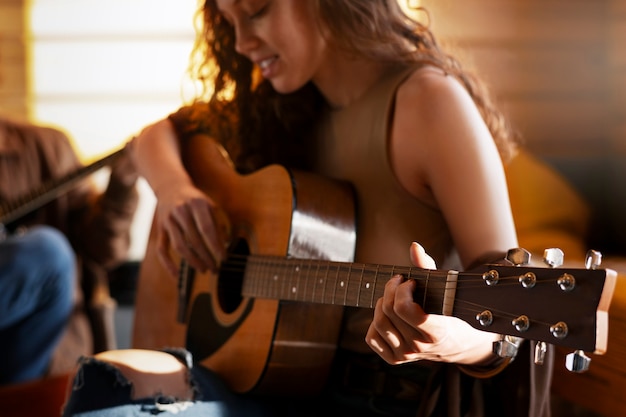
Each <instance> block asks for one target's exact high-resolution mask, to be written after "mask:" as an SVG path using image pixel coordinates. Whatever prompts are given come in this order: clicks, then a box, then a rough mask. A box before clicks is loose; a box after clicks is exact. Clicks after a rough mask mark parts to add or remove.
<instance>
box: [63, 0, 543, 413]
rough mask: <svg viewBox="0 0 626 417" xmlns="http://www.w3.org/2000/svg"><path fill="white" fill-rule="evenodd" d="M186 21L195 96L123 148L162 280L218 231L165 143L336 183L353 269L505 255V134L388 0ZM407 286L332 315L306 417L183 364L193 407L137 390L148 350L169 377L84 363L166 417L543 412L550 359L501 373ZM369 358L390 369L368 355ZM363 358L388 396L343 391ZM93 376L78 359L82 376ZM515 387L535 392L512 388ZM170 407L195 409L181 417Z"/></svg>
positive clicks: (233, 0)
mask: <svg viewBox="0 0 626 417" xmlns="http://www.w3.org/2000/svg"><path fill="white" fill-rule="evenodd" d="M201 12H202V17H203V27H202V31H201V33H200V36H199V38H198V41H197V44H196V49H195V51H196V52H197V54H196V55H195V60H194V61H193V67H192V68H193V70H194V72H195V74H196V75H197V76H198V78H199V79H200V80H201V81H203V82H204V85H205V86H206V87H207V91H208V95H207V97H205V99H207V100H206V101H205V102H203V101H198V102H196V103H194V104H193V105H191V106H188V107H185V108H183V109H181V110H179V111H178V112H177V113H175V114H172V115H171V116H170V117H168V118H167V119H164V120H162V121H159V122H157V123H155V124H153V125H151V126H149V127H147V128H146V129H145V130H144V131H143V132H142V133H141V134H140V135H139V136H138V137H137V138H136V139H135V140H134V143H133V147H134V155H135V159H136V164H137V167H138V169H139V171H140V172H141V173H142V175H143V176H145V178H146V179H147V180H148V182H149V183H150V185H151V187H152V189H153V190H154V192H155V195H156V197H157V200H158V204H157V211H156V219H157V226H156V227H157V231H158V239H159V254H160V260H161V261H162V263H163V265H164V266H165V267H166V268H167V269H168V271H170V273H171V274H172V275H176V274H177V270H178V265H177V264H176V262H175V261H174V259H173V258H172V257H171V255H170V254H171V250H170V249H171V248H173V249H175V251H176V252H178V253H179V254H180V255H181V256H182V257H183V258H184V259H185V260H187V261H188V263H189V264H190V265H191V266H192V267H194V268H195V269H196V270H198V271H206V270H211V269H215V268H217V266H218V265H219V264H220V262H221V261H222V260H223V259H224V258H225V256H226V242H227V241H228V231H227V230H225V229H224V228H221V227H216V226H215V225H216V223H217V216H218V214H217V213H218V210H217V209H218V207H217V206H216V204H215V203H214V202H213V201H212V200H211V199H210V198H209V197H208V196H207V195H206V194H205V193H204V192H202V190H200V189H198V188H197V187H196V186H195V185H194V182H193V179H192V178H191V177H190V175H189V174H188V173H187V171H186V170H185V168H184V165H183V164H182V162H181V149H182V148H184V146H185V144H186V141H187V140H188V139H189V138H191V137H193V136H195V135H197V134H203V135H207V136H210V137H212V138H215V139H217V140H219V141H220V142H221V143H222V145H223V146H224V147H225V148H226V149H227V150H228V152H229V154H230V156H231V157H232V158H233V160H234V162H235V165H236V167H237V168H238V170H239V171H241V172H252V171H254V170H256V169H258V168H259V167H262V166H264V165H266V164H269V163H280V164H283V165H286V166H288V167H290V168H299V169H307V170H309V171H312V172H315V173H317V174H322V175H324V176H327V177H331V178H335V179H339V180H347V181H349V182H350V183H352V185H353V187H354V189H355V191H356V205H357V210H358V223H357V231H358V239H357V246H356V257H355V258H356V259H355V260H356V261H358V262H368V263H384V264H394V265H397V264H406V263H407V261H408V258H407V256H406V248H407V246H408V245H410V242H412V241H417V242H420V243H421V246H420V245H418V244H412V245H410V259H411V261H413V263H415V264H417V265H419V266H422V267H430V268H432V267H434V265H435V264H437V265H446V264H448V263H449V262H451V260H453V259H454V255H455V254H457V255H458V260H460V262H461V264H462V266H463V267H465V268H469V267H471V266H473V265H477V264H481V263H483V262H485V261H494V260H497V259H501V258H502V254H503V253H504V252H506V251H507V250H508V249H510V248H513V247H516V246H517V238H516V234H515V228H514V224H513V220H512V216H511V211H510V207H509V204H508V199H507V189H506V182H505V177H504V173H503V167H502V161H503V160H506V159H508V157H509V156H510V155H511V154H512V152H513V151H514V139H513V134H512V133H511V132H510V130H509V129H508V126H507V125H506V123H505V122H504V120H503V118H502V116H501V115H500V114H499V113H498V112H497V110H496V109H495V108H494V107H493V105H492V104H491V102H490V101H489V98H488V96H487V95H486V94H485V92H484V91H483V89H482V88H481V86H480V84H479V83H478V82H477V81H476V80H475V79H474V78H472V77H471V76H470V75H469V74H467V73H466V72H465V71H464V70H463V69H462V68H461V66H460V65H459V64H458V62H457V61H456V60H454V59H453V58H452V57H450V56H448V55H446V54H445V53H444V52H443V51H442V50H441V49H440V48H439V47H438V45H437V43H436V41H435V39H434V37H433V35H432V33H431V32H430V31H429V29H428V28H427V27H424V26H423V25H421V24H420V23H418V22H417V21H415V20H412V19H410V18H409V17H408V16H407V15H405V14H404V13H403V12H402V10H401V8H400V7H399V6H398V5H397V4H396V2H395V1H393V0H343V1H335V0H315V1H302V0H207V1H206V2H205V4H204V6H203V8H202V11H201ZM209 86H214V89H212V90H208V88H209ZM422 247H425V248H426V249H427V250H428V253H429V254H430V256H432V258H431V257H430V256H429V255H426V253H425V252H424V250H423V249H422ZM413 290H414V283H413V282H412V281H406V282H405V281H403V279H402V277H400V276H396V277H394V278H392V279H391V280H389V282H388V283H387V285H386V287H385V293H384V296H383V297H382V298H381V299H380V300H378V302H377V303H376V308H375V310H374V315H373V319H372V312H371V311H370V310H366V309H354V310H348V311H347V312H346V317H345V321H344V324H343V327H342V334H341V340H340V347H341V349H340V352H339V354H338V357H339V358H340V359H338V361H337V363H336V366H335V369H334V372H335V374H334V375H335V376H334V377H333V378H331V381H329V384H328V389H327V390H326V391H325V394H323V395H322V397H320V398H316V399H315V401H312V402H310V403H306V404H307V405H306V406H303V405H302V404H303V403H301V402H300V403H299V402H298V401H289V400H287V399H280V400H279V401H270V400H267V399H251V398H249V397H247V396H242V397H241V398H240V396H237V397H236V400H234V401H228V400H227V398H230V396H231V395H232V394H231V393H224V392H221V391H220V392H219V393H216V391H215V390H216V387H217V386H218V385H219V384H218V382H217V381H215V377H214V376H213V375H212V374H209V375H207V373H206V372H205V371H198V370H197V368H198V367H195V368H193V370H196V371H194V372H195V374H193V373H192V374H193V375H194V378H196V379H195V380H194V382H195V385H193V384H192V385H191V386H192V387H193V386H195V387H196V388H197V387H198V386H200V387H201V388H200V391H201V393H200V396H198V394H196V396H195V397H194V395H193V394H190V393H189V387H190V386H188V385H186V384H182V385H181V383H179V382H177V381H176V380H172V379H170V378H161V379H160V380H159V382H158V383H157V382H156V380H155V379H148V378H146V376H145V373H144V372H145V371H146V370H150V369H151V368H152V367H153V366H154V365H153V362H144V360H145V361H147V357H148V356H147V355H152V357H155V355H156V357H159V358H162V359H159V360H160V362H159V363H160V365H161V366H163V367H166V365H165V364H168V365H167V366H169V365H170V364H171V366H173V367H176V366H181V367H182V368H183V369H184V366H183V365H180V364H179V365H177V364H176V362H175V361H173V360H172V356H171V355H168V354H166V353H158V352H150V353H148V352H137V351H126V352H109V353H107V354H105V355H102V356H100V357H99V358H98V359H101V360H103V361H105V362H111V363H113V364H115V365H117V367H118V369H119V370H121V375H122V377H123V380H125V381H127V382H128V381H130V383H131V384H133V386H134V389H135V391H134V392H133V394H132V397H133V399H137V400H139V399H141V398H142V397H152V398H154V395H155V394H157V393H159V392H160V393H167V392H170V393H173V394H172V395H173V396H174V397H176V398H177V401H175V404H177V405H178V408H177V411H184V412H187V413H190V414H189V415H195V414H193V413H194V410H195V412H200V411H199V410H200V408H201V406H200V403H203V404H204V405H205V406H206V404H209V403H210V404H212V406H215V404H220V406H221V405H225V406H226V407H227V408H228V407H232V408H231V409H230V412H233V411H240V412H242V413H244V415H249V414H247V413H250V410H249V408H248V407H252V408H253V409H255V410H257V411H259V412H261V411H260V410H263V411H268V410H269V412H270V415H281V414H282V413H283V412H284V413H287V414H288V413H289V412H293V414H297V415H303V414H304V415H307V414H306V413H307V412H310V413H312V414H311V415H322V414H324V415H325V414H328V412H329V410H332V411H336V412H339V411H341V413H344V414H347V415H351V414H354V415H415V414H417V413H418V412H419V413H421V414H422V415H482V414H493V415H512V413H513V412H519V413H521V414H520V415H533V416H539V415H543V414H545V413H548V412H549V410H548V404H547V395H546V387H547V386H548V383H549V365H546V366H545V367H544V368H543V369H544V370H539V371H538V370H536V369H533V370H532V372H531V370H530V369H529V365H528V363H527V362H526V360H525V359H519V360H518V361H515V365H516V366H517V368H519V369H517V368H516V369H512V367H507V365H508V363H509V361H510V358H504V359H503V358H500V357H499V356H497V355H495V354H494V353H493V352H492V346H493V343H494V342H496V341H498V340H500V339H501V336H499V335H496V334H492V333H486V332H481V331H478V330H475V329H474V328H472V327H471V326H469V325H468V324H466V323H465V322H463V321H461V320H459V319H456V318H453V317H445V316H441V315H436V314H426V313H425V312H424V311H423V310H422V309H421V307H420V306H419V305H418V304H416V303H414V302H413ZM372 351H373V352H375V353H376V354H378V356H379V357H380V358H382V359H383V360H384V361H385V363H386V364H391V365H393V366H389V365H384V364H382V363H379V362H382V361H376V360H373V359H372V356H373V354H372ZM143 355H146V356H143ZM548 357H549V355H548ZM136 361H139V363H140V365H137V363H138V362H136ZM363 361H365V362H366V363H367V365H366V366H365V367H362V368H370V369H371V368H372V366H373V367H374V368H375V370H376V372H377V373H380V372H383V373H385V375H386V376H388V379H385V381H386V382H385V383H387V382H389V381H395V382H398V383H399V384H400V385H401V387H400V388H398V389H393V390H391V391H393V392H392V393H391V394H390V393H388V392H383V391H385V390H378V389H377V387H376V386H374V385H376V384H371V385H372V386H368V387H355V386H352V385H351V384H352V383H353V382H356V383H361V382H363V379H364V378H359V379H360V381H350V378H348V377H347V375H348V374H347V373H346V372H347V371H346V370H347V369H351V370H354V369H355V368H354V366H356V365H355V364H357V363H362V362H363ZM133 363H134V364H135V366H133V365H132V364H133ZM144 363H145V366H143V364H144ZM406 363H409V364H411V365H410V366H409V367H405V366H398V365H399V364H406ZM93 364H94V362H93V361H92V360H89V361H87V362H86V363H85V364H84V365H83V368H82V372H83V374H84V375H87V373H88V372H91V371H90V369H91V368H90V366H93ZM372 364H374V365H372ZM445 364H450V365H445ZM532 366H534V365H530V367H532ZM505 368H506V370H504V369H505ZM361 370H362V369H361ZM397 370H402V372H405V373H406V372H407V370H408V373H409V375H408V377H407V376H406V375H403V376H400V377H398V376H397V375H394V373H396V372H395V371H397ZM503 370H504V371H503ZM379 371H380V372H379ZM85 372H87V373H85ZM518 372H519V373H518ZM198 373H201V374H202V376H199V375H198ZM174 374H177V373H176V372H174ZM496 374H497V375H498V376H495V375H496ZM170 375H171V374H170ZM502 375H508V376H507V377H506V378H507V379H505V380H513V381H518V382H519V387H517V388H516V389H515V390H511V391H513V392H520V393H523V394H524V395H522V396H521V397H520V398H517V397H516V396H515V395H513V396H512V397H511V398H505V397H502V396H500V393H497V392H495V391H492V389H493V385H500V386H501V387H504V385H501V384H500V383H499V382H498V383H496V381H498V380H497V378H499V377H502ZM528 375H533V378H535V377H537V378H538V379H537V381H535V380H531V381H530V382H529V381H526V380H525V379H524V378H528ZM368 377H369V376H368ZM481 377H487V379H485V380H484V382H480V381H479V379H480V378H481ZM366 378H367V377H366ZM509 378H510V379H509ZM542 378H543V379H542ZM207 381H210V382H208V385H207ZM520 381H522V382H520ZM85 382H86V384H85V385H88V384H89V379H85ZM535 382H536V383H537V384H539V385H535ZM158 384H163V385H161V386H160V387H159V386H158ZM379 385H380V384H379ZM383 385H384V384H383ZM164 387H165V388H164ZM185 387H186V388H187V391H185ZM181 388H182V390H181ZM361 388H363V389H361ZM378 388H379V387H378ZM402 390H405V393H406V394H407V395H406V396H403V395H401V394H402V392H401V391H402ZM379 391H380V392H379ZM364 392H365V393H366V394H365V395H363V393H364ZM494 393H495V397H493V396H494ZM81 396H82V398H85V397H87V394H86V393H84V392H82V393H81V391H80V390H77V391H75V392H74V394H73V397H72V399H71V400H70V402H69V406H68V409H67V410H66V412H67V413H68V414H70V412H72V411H76V410H77V409H78V410H80V407H75V405H76V404H77V403H80V401H79V400H80V398H81ZM513 397H515V398H513ZM199 398H202V399H203V400H199ZM486 398H489V400H485V399H486ZM181 399H187V400H191V399H195V400H196V402H192V403H189V406H185V407H181V404H183V402H181ZM513 401H515V402H513ZM517 401H519V402H517ZM122 402H123V401H122ZM272 402H273V403H274V404H271V403H272ZM152 403H154V400H152ZM276 403H280V405H278V404H276ZM185 404H187V403H185ZM261 404H262V405H261ZM125 405H128V404H125ZM73 407H74V408H73ZM194 407H195V409H194ZM237 407H244V409H245V410H243V411H242V410H241V409H238V408H237ZM507 407H508V408H507ZM182 408H184V410H182ZM218 408H219V407H218ZM113 409H114V407H112V408H111V407H110V408H109V411H111V410H113ZM214 411H216V410H215V409H212V410H211V411H206V410H205V412H207V413H210V412H214ZM216 412H217V411H216ZM507 413H508V414H507ZM103 415H115V414H103ZM209 415H212V414H209ZM216 415H221V414H219V413H218V414H216ZM224 415H225V414H224Z"/></svg>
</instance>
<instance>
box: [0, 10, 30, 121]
mask: <svg viewBox="0 0 626 417" xmlns="http://www.w3.org/2000/svg"><path fill="white" fill-rule="evenodd" d="M23 32H24V0H0V111H2V113H4V114H10V115H15V116H19V117H21V118H25V117H26V114H27V102H26V97H27V79H26V74H27V72H26V48H25V45H24V36H23Z"/></svg>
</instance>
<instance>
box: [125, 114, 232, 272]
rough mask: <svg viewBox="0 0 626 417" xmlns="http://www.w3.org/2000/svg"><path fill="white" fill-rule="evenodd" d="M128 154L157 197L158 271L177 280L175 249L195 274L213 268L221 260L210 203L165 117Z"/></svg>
mask: <svg viewBox="0 0 626 417" xmlns="http://www.w3.org/2000/svg"><path fill="white" fill-rule="evenodd" d="M131 149H132V154H133V159H134V162H135V166H136V167H137V170H138V171H139V174H140V175H141V176H143V177H144V178H145V179H146V181H147V182H148V184H149V185H150V187H151V188H152V190H153V191H154V194H155V196H156V198H157V206H156V212H155V221H156V223H155V227H156V228H157V251H158V255H159V259H160V260H161V262H162V264H163V266H164V267H165V268H166V269H167V270H168V271H169V272H170V274H172V275H173V276H176V275H177V273H178V264H177V263H176V261H175V259H174V258H173V256H172V251H171V250H172V249H174V250H175V251H176V252H177V253H178V254H179V255H180V256H181V257H182V258H184V259H186V260H187V262H188V263H189V265H191V266H192V267H193V268H195V269H196V270H198V271H206V270H207V269H215V268H216V267H217V264H218V263H219V262H220V260H221V259H223V257H224V256H225V249H224V245H223V243H222V241H221V240H220V239H219V238H218V236H217V233H216V228H215V223H214V221H213V214H212V213H213V210H214V207H215V204H214V203H213V201H212V200H211V199H210V198H209V197H208V196H207V195H206V194H205V193H203V192H202V190H200V189H198V188H197V187H196V186H195V185H194V183H193V180H192V178H191V177H190V176H189V174H188V173H187V171H186V170H185V167H184V165H183V162H182V159H181V149H180V142H179V139H178V136H177V134H176V131H175V129H174V126H173V124H172V122H171V121H170V120H169V119H167V118H166V119H163V120H160V121H158V122H156V123H154V124H151V125H149V126H147V127H146V128H144V129H143V130H142V132H141V133H140V134H139V135H138V136H136V137H135V138H134V139H133V140H132V145H131Z"/></svg>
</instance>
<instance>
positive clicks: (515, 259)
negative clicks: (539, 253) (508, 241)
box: [506, 248, 530, 266]
mask: <svg viewBox="0 0 626 417" xmlns="http://www.w3.org/2000/svg"><path fill="white" fill-rule="evenodd" d="M506 260H507V261H509V262H511V263H512V264H513V265H515V266H523V265H528V264H530V252H528V251H527V250H526V249H523V248H513V249H509V251H508V252H507V254H506Z"/></svg>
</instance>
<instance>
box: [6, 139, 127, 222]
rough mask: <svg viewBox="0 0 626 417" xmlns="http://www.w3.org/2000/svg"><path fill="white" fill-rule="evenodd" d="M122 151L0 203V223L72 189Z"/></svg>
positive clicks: (16, 217) (17, 216)
mask: <svg viewBox="0 0 626 417" xmlns="http://www.w3.org/2000/svg"><path fill="white" fill-rule="evenodd" d="M122 151H123V149H119V150H117V151H115V152H113V153H111V154H109V155H107V156H105V157H104V158H102V159H99V160H97V161H95V162H93V163H91V164H89V165H86V166H84V167H82V168H79V169H78V170H76V171H73V172H71V173H69V174H67V175H65V176H62V177H60V178H54V179H51V180H49V181H47V182H45V183H43V184H42V185H41V186H39V187H38V188H36V189H34V190H32V191H30V192H28V193H26V194H24V195H22V196H20V197H18V198H17V199H15V200H13V201H9V202H6V203H4V204H2V205H0V224H2V225H6V224H9V223H11V222H13V221H15V220H17V219H19V218H21V217H23V216H25V215H26V214H28V213H30V212H31V211H34V210H36V209H38V208H39V207H41V206H43V205H45V204H46V203H49V202H50V201H52V200H54V199H56V198H58V197H59V196H61V195H63V194H64V193H66V192H68V191H69V190H70V189H72V187H74V186H75V185H76V184H77V183H78V182H79V181H81V180H83V179H84V178H86V177H87V176H89V175H91V174H93V173H94V172H96V171H97V170H99V169H100V168H102V167H104V166H105V165H107V164H109V163H111V162H112V161H113V160H114V159H115V158H117V157H118V156H119V155H120V153H121V152H122Z"/></svg>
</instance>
